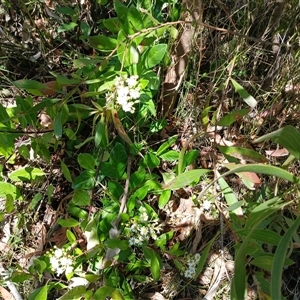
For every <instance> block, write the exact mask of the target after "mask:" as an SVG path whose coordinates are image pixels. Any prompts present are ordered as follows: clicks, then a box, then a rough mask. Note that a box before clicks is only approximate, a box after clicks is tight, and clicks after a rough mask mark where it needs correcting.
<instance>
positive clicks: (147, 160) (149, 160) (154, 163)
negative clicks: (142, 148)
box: [142, 153, 159, 169]
mask: <svg viewBox="0 0 300 300" xmlns="http://www.w3.org/2000/svg"><path fill="white" fill-rule="evenodd" d="M142 165H143V166H145V167H147V168H150V169H152V168H156V167H158V166H159V159H158V158H157V156H156V155H154V154H153V153H147V154H146V155H145V157H144V159H143V160H142Z"/></svg>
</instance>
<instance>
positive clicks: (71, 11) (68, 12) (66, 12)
mask: <svg viewBox="0 0 300 300" xmlns="http://www.w3.org/2000/svg"><path fill="white" fill-rule="evenodd" d="M55 10H56V11H57V12H59V13H61V14H63V15H66V16H73V15H76V12H75V10H74V9H72V8H71V7H69V6H59V7H56V9H55Z"/></svg>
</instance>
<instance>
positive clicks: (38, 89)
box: [13, 79, 48, 96]
mask: <svg viewBox="0 0 300 300" xmlns="http://www.w3.org/2000/svg"><path fill="white" fill-rule="evenodd" d="M13 84H14V85H15V86H16V87H17V88H19V89H24V90H26V91H27V92H29V93H32V94H34V95H35V96H42V95H43V93H42V91H43V90H47V89H48V88H47V86H46V85H44V84H42V83H40V82H39V81H36V80H30V79H20V80H17V81H14V82H13Z"/></svg>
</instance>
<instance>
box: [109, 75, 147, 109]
mask: <svg viewBox="0 0 300 300" xmlns="http://www.w3.org/2000/svg"><path fill="white" fill-rule="evenodd" d="M140 95H141V94H140V86H139V85H138V76H136V75H135V76H130V77H127V76H126V75H123V76H121V77H116V78H115V82H114V87H113V88H112V91H110V92H109V93H107V95H106V98H107V102H111V101H112V100H114V101H115V103H116V104H118V105H119V106H121V107H122V109H123V110H124V111H125V112H131V113H134V110H135V108H134V104H135V103H137V102H138V99H139V97H140Z"/></svg>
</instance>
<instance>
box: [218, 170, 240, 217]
mask: <svg viewBox="0 0 300 300" xmlns="http://www.w3.org/2000/svg"><path fill="white" fill-rule="evenodd" d="M217 175H218V177H219V174H217ZM218 182H219V185H220V187H221V192H222V194H223V195H224V198H225V200H226V203H227V205H228V206H232V205H234V204H236V203H238V202H239V201H238V199H237V197H236V195H235V194H234V192H233V190H232V189H231V188H230V186H229V185H228V184H227V182H226V181H225V180H224V178H222V177H219V178H218ZM232 212H233V213H235V214H236V215H237V216H242V215H243V211H242V209H241V207H237V208H236V209H234V210H232Z"/></svg>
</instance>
